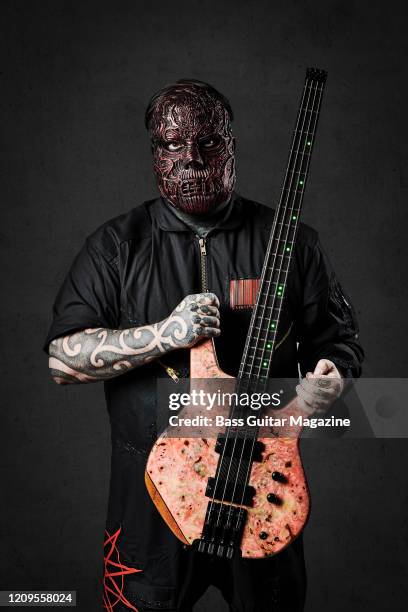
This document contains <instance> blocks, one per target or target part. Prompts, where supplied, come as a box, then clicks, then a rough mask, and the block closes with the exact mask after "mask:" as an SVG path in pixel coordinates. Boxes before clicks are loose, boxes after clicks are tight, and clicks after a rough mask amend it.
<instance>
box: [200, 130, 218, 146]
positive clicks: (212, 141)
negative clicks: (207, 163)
mask: <svg viewBox="0 0 408 612" xmlns="http://www.w3.org/2000/svg"><path fill="white" fill-rule="evenodd" d="M219 140H220V139H219V138H218V136H216V135H215V134H212V135H211V136H205V137H204V138H201V139H200V147H203V149H212V148H213V147H216V146H217V144H218V143H219Z"/></svg>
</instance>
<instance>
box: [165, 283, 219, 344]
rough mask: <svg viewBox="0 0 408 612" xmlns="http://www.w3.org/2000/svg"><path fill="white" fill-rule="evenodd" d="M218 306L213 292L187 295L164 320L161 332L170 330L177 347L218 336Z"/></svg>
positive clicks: (166, 332)
mask: <svg viewBox="0 0 408 612" xmlns="http://www.w3.org/2000/svg"><path fill="white" fill-rule="evenodd" d="M219 306H220V303H219V300H218V298H217V296H216V295H215V294H214V293H194V294H192V295H187V296H186V297H185V298H184V300H182V301H181V302H180V304H178V306H176V308H175V309H174V310H173V312H172V313H171V315H170V316H169V317H168V318H167V319H166V320H165V322H164V329H163V330H162V333H163V332H164V334H165V335H167V334H168V333H169V331H171V335H172V338H173V340H174V342H175V343H176V345H177V348H190V347H192V346H194V344H196V342H198V341H199V340H201V339H202V338H213V337H215V336H219V335H220V333H221V330H220V312H219V310H218V309H219Z"/></svg>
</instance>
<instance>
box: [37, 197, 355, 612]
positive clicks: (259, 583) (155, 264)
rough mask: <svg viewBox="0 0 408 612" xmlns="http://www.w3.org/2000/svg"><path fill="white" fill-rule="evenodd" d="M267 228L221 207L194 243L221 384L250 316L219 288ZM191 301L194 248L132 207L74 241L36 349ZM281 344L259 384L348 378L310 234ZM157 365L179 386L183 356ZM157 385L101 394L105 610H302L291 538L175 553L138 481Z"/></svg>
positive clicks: (175, 227)
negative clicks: (230, 555)
mask: <svg viewBox="0 0 408 612" xmlns="http://www.w3.org/2000/svg"><path fill="white" fill-rule="evenodd" d="M273 214H274V213H273V211H272V210H271V209H270V208H268V207H266V206H263V205H261V204H259V203H256V202H253V201H250V200H248V199H245V198H243V197H241V196H239V195H237V194H234V195H233V199H232V203H231V205H230V207H229V210H228V214H227V215H226V216H224V217H223V218H222V220H221V221H220V222H219V223H217V224H216V225H215V227H214V228H213V229H212V230H211V231H210V233H209V235H208V236H207V238H206V252H207V278H208V288H209V290H210V291H212V292H214V293H215V294H216V295H217V296H218V298H219V300H220V313H221V330H222V333H221V335H220V336H219V338H217V339H216V340H215V344H216V350H217V356H218V360H219V364H220V366H221V368H222V369H223V370H224V371H225V372H227V373H228V374H232V375H234V374H235V375H236V374H237V371H238V367H239V363H240V357H241V354H242V351H243V348H244V343H245V338H246V333H247V330H248V325H249V320H250V315H251V309H250V308H240V307H237V306H239V304H234V305H231V303H230V283H231V281H234V280H237V279H257V278H259V277H260V274H261V270H262V264H263V260H264V257H265V251H266V246H267V242H268V238H269V233H270V230H271V226H272V221H273ZM200 291H201V286H200V245H199V242H198V238H197V236H195V234H194V233H193V232H192V231H191V230H190V228H189V227H188V226H187V225H185V224H184V223H183V222H182V221H181V219H179V218H178V217H177V216H175V215H174V214H173V212H172V211H171V210H170V209H169V207H168V206H167V205H166V204H165V203H164V202H163V201H162V200H161V199H160V198H157V199H155V200H151V201H149V202H145V203H143V204H142V205H141V206H138V207H136V208H134V209H133V210H131V211H130V212H128V213H126V214H123V215H121V216H119V217H116V218H114V219H112V220H110V221H108V222H106V223H105V224H104V225H102V226H101V227H100V228H98V229H97V230H96V231H95V232H94V233H93V234H92V235H90V236H89V237H88V238H87V240H86V242H85V245H84V247H83V248H82V250H81V251H80V253H79V254H78V256H77V257H76V259H75V261H74V263H73V265H72V267H71V269H70V271H69V273H68V275H67V277H66V279H65V281H64V283H63V285H62V287H61V289H60V291H59V293H58V295H57V298H56V301H55V304H54V319H53V322H52V325H51V328H50V330H49V333H48V336H47V338H46V341H45V343H44V349H45V350H47V349H48V344H49V342H50V341H51V340H53V339H55V338H57V337H60V336H63V335H68V334H70V333H73V332H74V331H78V330H82V329H86V328H96V327H105V328H109V329H125V328H129V327H139V326H141V325H145V324H151V323H155V322H158V321H161V320H163V319H164V318H166V317H167V316H168V315H169V314H170V312H171V311H172V310H173V309H174V308H175V306H176V305H177V304H178V303H179V302H180V301H181V300H182V299H183V298H184V297H185V296H186V295H188V294H191V293H199V292H200ZM284 336H286V338H285V341H284V342H282V343H281V344H280V346H279V348H277V350H276V353H275V355H274V360H273V362H272V371H271V376H275V377H286V378H296V377H298V372H299V370H298V367H300V371H301V373H302V374H305V373H306V372H307V371H313V369H314V367H315V365H316V363H317V361H318V360H319V359H320V358H327V359H330V360H332V361H333V362H334V363H335V364H336V365H337V367H338V368H339V370H340V371H341V372H342V374H343V375H344V376H349V377H350V376H353V377H357V376H359V375H360V371H361V362H362V359H363V351H362V348H361V346H360V344H359V342H358V328H357V322H356V318H355V314H354V311H353V308H352V306H351V304H350V300H349V298H348V297H347V296H345V294H344V292H343V291H342V289H341V286H340V284H339V282H338V280H337V279H336V276H335V274H334V272H333V270H332V268H331V265H330V263H329V261H328V259H327V256H326V255H325V253H324V251H323V250H322V248H321V246H320V243H319V240H318V235H317V233H316V232H315V231H314V230H313V229H311V228H310V227H308V226H306V225H303V224H301V225H300V228H299V232H298V237H297V241H296V245H295V250H294V256H293V261H292V269H291V272H290V274H289V279H288V286H287V291H286V295H285V299H284V303H283V308H282V313H281V323H280V328H279V333H278V338H277V340H278V341H279V338H280V337H281V338H283V337H284ZM162 361H163V362H165V365H166V366H171V367H173V368H174V369H175V370H176V371H177V372H178V373H179V376H188V350H183V349H182V350H177V351H173V352H172V353H169V354H168V355H165V356H164V357H163V360H162ZM166 376H167V374H166V371H165V369H164V368H163V366H162V365H161V364H158V363H157V362H152V363H150V364H147V365H144V366H143V367H140V368H135V369H134V370H132V371H129V372H128V373H126V374H123V375H120V376H118V377H116V378H113V379H110V380H108V381H106V382H105V383H104V388H105V397H106V403H107V409H108V412H109V417H110V423H111V436H112V461H111V481H110V493H109V507H108V516H107V521H106V537H105V567H104V604H105V609H107V610H112V611H113V612H121V611H123V612H124V611H128V610H135V609H137V610H140V611H141V610H183V611H188V610H191V609H192V605H193V604H194V602H195V601H196V600H197V599H198V598H199V597H200V596H201V594H202V593H203V592H204V591H205V590H206V588H207V587H208V585H209V584H214V585H216V586H217V587H218V588H219V589H220V590H221V592H222V594H223V596H224V598H225V599H226V601H227V602H228V604H229V606H230V610H232V611H234V612H249V611H253V612H264V611H265V612H266V611H267V610H268V611H269V610H270V611H275V612H278V611H279V612H281V611H283V610H287V611H290V612H296V611H300V610H302V609H303V603H304V596H305V587H306V576H305V568H304V560H303V546H302V538H301V537H299V538H298V539H297V540H295V542H294V543H293V544H292V545H291V546H289V547H288V548H287V549H285V550H284V551H282V552H281V553H279V554H278V555H276V556H274V557H272V558H270V559H262V560H248V559H247V560H245V559H240V558H236V559H235V560H234V561H227V560H219V559H215V560H213V559H211V558H207V557H206V556H204V555H201V554H200V553H195V552H194V551H193V550H192V549H190V548H188V549H185V548H184V547H183V545H182V543H181V542H179V540H177V539H176V537H175V536H174V535H173V534H172V532H171V531H170V530H169V528H168V527H167V525H166V524H165V523H164V521H163V519H162V518H161V516H160V515H159V513H158V512H157V510H156V508H155V507H154V505H153V503H152V501H151V499H150V497H149V495H148V493H147V491H146V488H145V484H144V470H145V464H146V459H147V456H148V453H149V450H150V448H151V446H152V444H153V443H154V441H155V439H156V437H157V428H158V424H157V414H156V383H157V378H158V377H166ZM174 384H177V383H174ZM112 574H113V575H112ZM100 607H101V608H102V602H101V606H100ZM95 609H98V605H97V606H96V607H95Z"/></svg>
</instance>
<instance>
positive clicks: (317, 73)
mask: <svg viewBox="0 0 408 612" xmlns="http://www.w3.org/2000/svg"><path fill="white" fill-rule="evenodd" d="M306 79H312V80H313V81H317V82H318V83H325V82H326V79H327V72H326V70H321V69H320V68H308V69H307V71H306Z"/></svg>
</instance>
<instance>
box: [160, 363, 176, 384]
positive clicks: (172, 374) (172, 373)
mask: <svg viewBox="0 0 408 612" xmlns="http://www.w3.org/2000/svg"><path fill="white" fill-rule="evenodd" d="M157 363H159V364H160V365H161V366H162V367H163V368H164V369H165V370H166V372H167V374H168V375H169V376H170V378H172V379H173V380H174V382H175V383H178V381H179V380H180V377H179V372H177V370H175V369H174V368H171V367H170V366H167V365H166V364H165V363H163V362H162V360H161V359H157Z"/></svg>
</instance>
